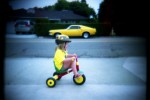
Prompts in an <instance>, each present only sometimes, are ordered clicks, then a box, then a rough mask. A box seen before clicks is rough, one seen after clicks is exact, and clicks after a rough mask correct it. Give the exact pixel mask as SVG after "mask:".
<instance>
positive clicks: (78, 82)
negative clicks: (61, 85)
mask: <svg viewBox="0 0 150 100" xmlns="http://www.w3.org/2000/svg"><path fill="white" fill-rule="evenodd" d="M85 81H86V77H85V75H84V74H83V75H81V76H80V77H78V78H75V75H74V76H73V82H74V83H75V84H77V85H82V84H83V83H84V82H85Z"/></svg>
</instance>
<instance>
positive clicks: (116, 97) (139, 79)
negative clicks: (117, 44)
mask: <svg viewBox="0 0 150 100" xmlns="http://www.w3.org/2000/svg"><path fill="white" fill-rule="evenodd" d="M79 65H80V69H81V70H82V71H83V72H84V74H85V76H86V82H85V84H83V85H81V86H77V85H75V84H74V83H73V80H72V76H73V74H72V73H70V74H68V75H66V76H64V77H63V78H62V79H61V80H60V81H57V84H56V86H55V87H54V88H48V87H47V86H46V83H45V82H46V79H47V78H49V77H51V76H52V74H53V72H54V67H53V59H52V58H6V59H5V67H4V68H5V69H4V70H5V75H4V76H5V88H4V89H5V97H6V100H10V99H11V100H34V99H36V100H50V99H53V100H58V99H61V100H66V99H67V100H69V99H71V100H76V99H79V100H84V99H86V100H93V99H94V100H95V99H96V100H97V99H102V100H110V99H111V100H146V97H145V96H146V58H144V57H120V58H79ZM137 65H138V66H137Z"/></svg>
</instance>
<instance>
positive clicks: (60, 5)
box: [55, 0, 69, 10]
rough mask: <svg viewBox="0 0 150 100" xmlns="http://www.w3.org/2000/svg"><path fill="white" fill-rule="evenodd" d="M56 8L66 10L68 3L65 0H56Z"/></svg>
mask: <svg viewBox="0 0 150 100" xmlns="http://www.w3.org/2000/svg"><path fill="white" fill-rule="evenodd" d="M55 9H56V10H66V9H69V3H68V2H67V1H66V0H58V2H57V3H56V4H55Z"/></svg>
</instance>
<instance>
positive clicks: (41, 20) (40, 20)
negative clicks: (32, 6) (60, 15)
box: [34, 18, 50, 23]
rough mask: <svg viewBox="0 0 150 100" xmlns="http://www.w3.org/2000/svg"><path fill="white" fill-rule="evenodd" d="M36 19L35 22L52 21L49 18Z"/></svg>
mask: <svg viewBox="0 0 150 100" xmlns="http://www.w3.org/2000/svg"><path fill="white" fill-rule="evenodd" d="M34 21H35V23H50V22H49V20H48V19H47V18H36V19H34Z"/></svg>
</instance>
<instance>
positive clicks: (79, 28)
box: [49, 25, 96, 38]
mask: <svg viewBox="0 0 150 100" xmlns="http://www.w3.org/2000/svg"><path fill="white" fill-rule="evenodd" d="M60 34H64V35H68V36H82V37H83V38H89V37H90V36H91V35H95V34H96V29H95V28H91V27H88V26H84V25H70V26H68V27H67V28H66V29H56V30H49V35H51V36H54V37H57V35H60Z"/></svg>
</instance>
